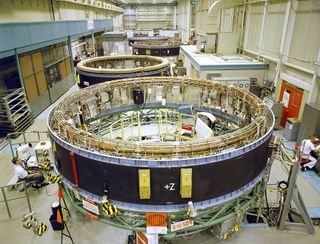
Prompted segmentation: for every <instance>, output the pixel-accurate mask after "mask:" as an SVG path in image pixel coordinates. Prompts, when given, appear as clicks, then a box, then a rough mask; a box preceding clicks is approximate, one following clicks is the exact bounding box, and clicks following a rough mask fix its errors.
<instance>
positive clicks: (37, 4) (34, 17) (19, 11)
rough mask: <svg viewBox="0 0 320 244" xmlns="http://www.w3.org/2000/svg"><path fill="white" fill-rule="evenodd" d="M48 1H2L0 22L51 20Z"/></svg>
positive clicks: (0, 4) (0, 3)
mask: <svg viewBox="0 0 320 244" xmlns="http://www.w3.org/2000/svg"><path fill="white" fill-rule="evenodd" d="M50 20H52V15H51V13H50V6H49V4H48V1H36V0H30V1H9V0H2V1H0V22H27V21H50Z"/></svg>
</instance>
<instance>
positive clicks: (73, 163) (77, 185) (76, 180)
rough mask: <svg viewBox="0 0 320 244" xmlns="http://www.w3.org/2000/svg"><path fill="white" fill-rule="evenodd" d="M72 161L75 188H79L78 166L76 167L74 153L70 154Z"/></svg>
mask: <svg viewBox="0 0 320 244" xmlns="http://www.w3.org/2000/svg"><path fill="white" fill-rule="evenodd" d="M69 155H70V159H71V167H72V173H73V183H74V187H75V188H78V187H79V181H78V173H77V165H76V159H75V156H74V153H73V152H70V154H69Z"/></svg>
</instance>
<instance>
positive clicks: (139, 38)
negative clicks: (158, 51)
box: [128, 36, 169, 46]
mask: <svg viewBox="0 0 320 244" xmlns="http://www.w3.org/2000/svg"><path fill="white" fill-rule="evenodd" d="M168 39H169V38H168V37H166V36H133V37H129V38H128V40H129V45H130V46H132V44H134V43H135V42H141V41H166V40H168Z"/></svg>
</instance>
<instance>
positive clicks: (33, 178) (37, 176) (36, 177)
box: [26, 172, 44, 184]
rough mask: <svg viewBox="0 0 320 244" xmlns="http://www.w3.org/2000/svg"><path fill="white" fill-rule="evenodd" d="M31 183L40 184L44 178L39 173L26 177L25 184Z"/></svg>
mask: <svg viewBox="0 0 320 244" xmlns="http://www.w3.org/2000/svg"><path fill="white" fill-rule="evenodd" d="M31 181H32V182H34V183H36V184H41V183H42V182H43V181H44V176H43V175H42V174H41V173H40V172H37V173H36V174H35V175H33V176H31V177H28V178H27V179H26V182H31Z"/></svg>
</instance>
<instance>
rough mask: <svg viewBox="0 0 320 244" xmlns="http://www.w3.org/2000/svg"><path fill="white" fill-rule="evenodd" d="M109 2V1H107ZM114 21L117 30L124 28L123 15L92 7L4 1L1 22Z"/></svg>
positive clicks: (30, 0) (43, 0) (29, 0)
mask: <svg viewBox="0 0 320 244" xmlns="http://www.w3.org/2000/svg"><path fill="white" fill-rule="evenodd" d="M105 2H108V1H105ZM111 16H113V19H114V27H115V29H120V28H123V17H122V16H123V14H122V13H120V12H115V11H110V10H106V9H102V8H95V7H92V6H85V5H80V4H74V3H69V2H63V1H53V11H52V6H51V5H50V1H48V0H21V1H20V0H2V1H0V22H35V21H53V20H56V21H57V20H84V19H106V18H111Z"/></svg>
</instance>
